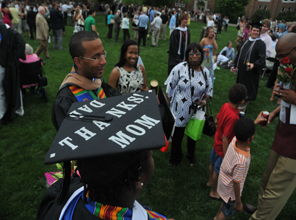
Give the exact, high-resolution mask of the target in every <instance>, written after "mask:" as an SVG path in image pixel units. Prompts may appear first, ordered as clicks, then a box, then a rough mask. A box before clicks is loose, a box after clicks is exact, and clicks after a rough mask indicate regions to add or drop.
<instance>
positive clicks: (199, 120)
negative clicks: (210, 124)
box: [185, 110, 205, 141]
mask: <svg viewBox="0 0 296 220" xmlns="http://www.w3.org/2000/svg"><path fill="white" fill-rule="evenodd" d="M204 125H205V112H204V111H202V110H197V111H196V113H195V114H193V115H192V116H191V118H190V120H189V122H188V123H187V125H186V128H185V134H186V135H187V136H189V137H190V138H192V139H193V140H195V141H197V140H199V139H200V138H201V134H202V131H203V128H204Z"/></svg>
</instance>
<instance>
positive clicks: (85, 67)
mask: <svg viewBox="0 0 296 220" xmlns="http://www.w3.org/2000/svg"><path fill="white" fill-rule="evenodd" d="M69 51H70V54H71V56H72V58H73V62H74V67H73V68H72V71H71V73H69V74H68V75H67V76H66V77H65V79H64V81H63V82H62V84H61V86H60V90H59V92H58V94H57V96H56V99H55V101H54V103H53V107H52V122H53V124H54V126H55V128H56V129H57V130H58V129H59V127H60V126H61V124H62V122H63V120H64V118H65V116H66V114H67V113H68V111H69V109H70V107H71V105H72V103H74V102H81V101H87V100H96V99H102V98H106V97H110V96H117V95H120V93H119V92H117V91H116V90H114V89H113V88H112V87H111V86H109V85H108V84H106V83H104V82H103V80H102V77H103V73H104V69H105V65H106V59H105V58H106V54H107V52H106V51H105V50H104V47H103V44H102V41H101V40H100V39H99V38H98V36H97V34H95V33H92V32H89V31H80V32H78V33H76V34H74V35H73V36H72V38H71V40H70V43H69Z"/></svg>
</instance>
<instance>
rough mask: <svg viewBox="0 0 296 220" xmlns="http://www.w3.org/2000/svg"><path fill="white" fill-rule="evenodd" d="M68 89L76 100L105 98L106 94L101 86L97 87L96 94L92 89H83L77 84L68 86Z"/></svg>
mask: <svg viewBox="0 0 296 220" xmlns="http://www.w3.org/2000/svg"><path fill="white" fill-rule="evenodd" d="M69 89H70V90H71V92H72V93H73V95H75V97H76V99H77V101H78V102H84V101H87V100H95V99H104V98H106V94H105V92H104V90H103V88H102V87H100V88H98V89H97V91H96V94H94V93H93V91H89V90H85V89H83V88H80V87H78V86H70V87H69Z"/></svg>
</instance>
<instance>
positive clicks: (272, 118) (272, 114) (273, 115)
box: [267, 111, 277, 124]
mask: <svg viewBox="0 0 296 220" xmlns="http://www.w3.org/2000/svg"><path fill="white" fill-rule="evenodd" d="M276 116H277V115H276V114H275V112H274V111H273V112H271V113H269V116H268V120H267V124H270V123H271V122H272V121H273V120H274V119H275V117H276Z"/></svg>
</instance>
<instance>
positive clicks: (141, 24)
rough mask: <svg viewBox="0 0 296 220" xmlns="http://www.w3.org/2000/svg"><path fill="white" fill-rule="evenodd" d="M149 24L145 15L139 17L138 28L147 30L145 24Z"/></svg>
mask: <svg viewBox="0 0 296 220" xmlns="http://www.w3.org/2000/svg"><path fill="white" fill-rule="evenodd" d="M148 22H149V18H148V16H147V15H146V14H142V15H140V17H139V27H144V28H147V24H148Z"/></svg>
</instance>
